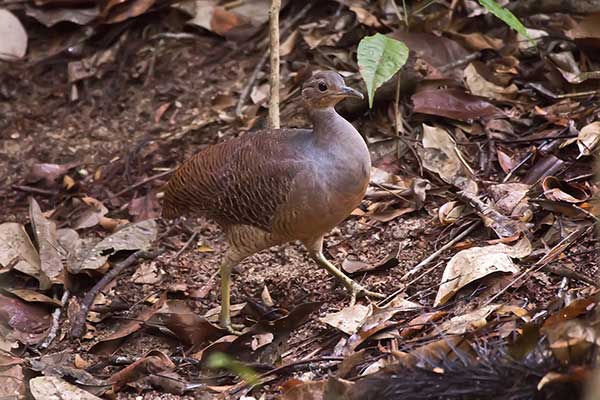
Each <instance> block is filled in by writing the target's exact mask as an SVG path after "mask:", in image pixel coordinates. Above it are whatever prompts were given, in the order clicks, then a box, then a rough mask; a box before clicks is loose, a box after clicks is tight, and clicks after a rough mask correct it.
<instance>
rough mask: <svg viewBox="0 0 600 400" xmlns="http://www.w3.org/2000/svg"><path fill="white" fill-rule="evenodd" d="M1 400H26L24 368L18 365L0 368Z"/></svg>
mask: <svg viewBox="0 0 600 400" xmlns="http://www.w3.org/2000/svg"><path fill="white" fill-rule="evenodd" d="M0 380H1V381H2V384H1V385H0V398H1V399H24V398H25V392H26V391H27V389H26V387H25V375H24V374H23V367H22V366H21V365H18V364H12V365H8V366H2V367H0Z"/></svg>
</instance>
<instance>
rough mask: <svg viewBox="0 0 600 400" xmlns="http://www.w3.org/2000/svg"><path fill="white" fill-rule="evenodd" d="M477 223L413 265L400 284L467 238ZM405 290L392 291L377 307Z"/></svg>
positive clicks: (403, 287)
mask: <svg viewBox="0 0 600 400" xmlns="http://www.w3.org/2000/svg"><path fill="white" fill-rule="evenodd" d="M479 223H480V221H474V222H473V223H471V226H469V227H468V228H467V229H465V230H464V231H463V232H462V233H460V234H459V235H458V236H456V237H455V238H454V239H452V240H451V241H449V242H448V243H446V244H445V245H443V246H442V247H440V248H439V249H438V250H437V251H435V252H434V253H432V254H431V255H430V256H429V257H427V258H425V259H424V260H423V261H421V262H420V263H418V264H417V265H415V266H414V267H413V268H412V269H411V270H410V271H408V272H407V273H406V274H404V276H402V278H400V282H406V281H407V280H408V278H410V277H411V276H413V275H414V274H416V273H417V272H419V271H421V270H422V269H423V268H424V267H425V266H426V265H427V264H429V263H430V262H431V261H433V260H435V259H436V258H437V257H438V256H439V255H440V254H442V253H443V252H444V251H446V250H448V249H449V248H450V247H452V246H454V245H455V244H456V243H458V241H460V240H461V239H463V238H464V237H465V236H467V235H468V234H469V233H471V232H472V231H473V230H474V229H475V228H476V227H478V226H479ZM405 289H406V286H402V287H401V288H400V289H398V290H396V291H394V292H393V293H392V294H390V295H389V296H388V297H386V298H385V299H383V300H382V301H380V302H379V305H382V304H386V303H388V302H389V301H390V300H392V299H393V298H394V297H396V296H397V295H399V294H400V293H402V292H403V291H404V290H405Z"/></svg>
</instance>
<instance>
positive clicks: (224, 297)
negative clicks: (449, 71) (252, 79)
mask: <svg viewBox="0 0 600 400" xmlns="http://www.w3.org/2000/svg"><path fill="white" fill-rule="evenodd" d="M347 97H357V98H360V99H362V98H363V95H362V93H361V92H359V91H358V90H356V89H353V88H351V87H348V86H346V84H345V82H344V79H343V78H342V76H341V75H340V74H338V73H337V72H334V71H319V72H315V73H313V74H312V75H311V76H310V77H309V78H308V79H307V80H306V81H305V82H304V83H303V85H302V90H301V99H302V103H303V106H304V108H305V109H306V111H307V114H308V117H309V119H310V121H311V123H312V129H287V128H281V129H263V130H259V131H254V132H248V133H246V134H244V135H242V136H238V137H235V138H232V139H229V140H226V141H223V142H220V143H217V144H214V145H211V146H209V147H207V148H205V149H203V150H201V151H200V152H198V153H196V154H195V155H194V156H192V157H191V158H190V159H189V160H187V161H186V162H185V163H183V164H182V165H181V166H179V167H178V168H177V170H176V171H175V173H174V174H173V175H172V177H171V178H170V179H169V181H168V182H167V185H166V189H165V191H164V197H163V210H162V215H163V217H165V218H170V219H173V218H176V217H179V216H183V215H195V216H204V217H207V218H209V219H212V220H213V221H215V222H216V223H217V224H218V225H219V226H220V227H221V229H222V230H223V231H224V233H225V238H226V241H227V244H228V247H227V250H226V251H225V254H224V255H223V259H222V261H221V264H220V270H219V274H220V278H221V311H220V316H219V323H220V325H221V327H223V328H224V329H226V330H228V331H230V332H236V330H235V329H234V328H233V327H232V324H231V316H230V292H231V271H232V269H233V268H234V267H235V266H236V265H237V264H239V263H240V262H242V261H243V260H244V259H245V258H247V257H249V256H251V255H253V254H255V253H257V252H260V251H261V250H265V249H267V248H270V247H272V246H276V245H281V244H285V243H288V242H294V241H300V242H302V243H303V244H304V247H305V248H306V250H307V251H308V254H309V255H310V257H311V258H312V259H313V260H314V261H315V262H316V263H317V264H318V265H320V266H321V267H323V268H324V269H325V270H326V271H327V272H328V273H329V274H331V275H333V276H334V277H335V278H337V279H338V280H339V281H340V282H341V283H342V284H343V285H344V287H345V288H346V289H347V290H348V291H349V292H350V294H351V299H350V303H351V304H352V305H353V304H355V302H356V299H357V297H362V296H368V297H372V298H382V297H383V296H382V295H381V294H380V293H376V292H372V291H369V290H367V289H366V288H365V287H363V286H362V285H360V284H358V283H356V282H355V281H353V280H352V279H350V278H349V277H348V276H346V275H345V274H344V273H343V272H342V271H340V270H339V269H338V268H337V267H336V266H335V265H333V264H332V263H331V262H330V261H329V260H327V258H326V257H325V256H324V255H323V239H324V236H325V235H326V234H327V233H329V231H331V230H332V229H333V228H334V227H335V226H336V225H338V224H339V223H340V222H342V221H343V220H344V219H345V218H347V217H348V215H350V213H351V212H352V211H353V210H354V209H355V208H356V207H358V206H359V205H360V202H361V201H362V199H363V197H364V194H365V192H366V190H367V187H368V185H369V178H370V172H371V159H370V155H369V150H368V147H367V144H366V143H365V141H364V139H363V138H362V136H361V135H360V133H359V132H358V131H357V130H356V128H354V126H353V125H352V124H351V123H350V122H348V121H347V120H346V119H344V118H343V117H342V116H341V115H339V114H338V113H337V112H336V110H335V108H334V106H335V105H336V104H337V103H338V102H339V101H341V100H342V99H344V98H347Z"/></svg>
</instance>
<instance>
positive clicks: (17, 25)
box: [0, 9, 27, 60]
mask: <svg viewBox="0 0 600 400" xmlns="http://www.w3.org/2000/svg"><path fill="white" fill-rule="evenodd" d="M0 35H1V36H0V37H2V40H1V41H0V60H17V59H19V58H23V57H24V56H25V54H26V53H27V32H26V31H25V29H24V28H23V25H22V24H21V22H20V21H19V19H18V18H17V17H15V15H14V14H13V13H11V12H10V11H8V10H5V9H0Z"/></svg>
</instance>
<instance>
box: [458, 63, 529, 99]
mask: <svg viewBox="0 0 600 400" xmlns="http://www.w3.org/2000/svg"><path fill="white" fill-rule="evenodd" d="M464 74H465V81H466V83H467V88H468V89H469V91H470V92H471V93H472V94H474V95H475V96H481V97H487V98H489V99H494V100H506V99H508V98H511V97H513V95H514V94H516V93H517V91H518V88H517V86H516V85H515V84H511V85H510V86H507V87H502V86H499V85H496V84H494V83H492V82H490V81H487V80H486V79H485V78H484V77H483V76H481V75H480V74H479V72H478V71H477V68H476V67H475V64H473V63H470V64H469V65H468V66H467V68H465V71H464Z"/></svg>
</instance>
